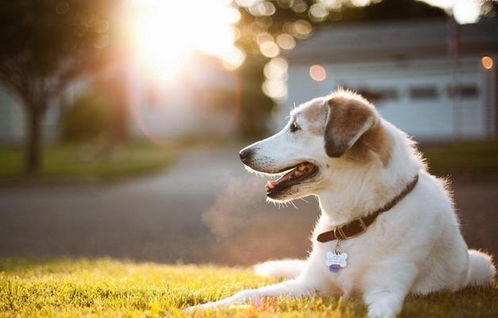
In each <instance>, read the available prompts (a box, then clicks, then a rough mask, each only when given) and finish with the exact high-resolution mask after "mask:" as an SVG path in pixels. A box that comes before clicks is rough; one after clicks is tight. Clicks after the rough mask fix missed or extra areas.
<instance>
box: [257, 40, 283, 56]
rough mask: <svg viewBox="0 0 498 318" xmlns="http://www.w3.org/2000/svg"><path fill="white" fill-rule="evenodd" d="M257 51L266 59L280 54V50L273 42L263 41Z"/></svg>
mask: <svg viewBox="0 0 498 318" xmlns="http://www.w3.org/2000/svg"><path fill="white" fill-rule="evenodd" d="M259 50H260V51H261V54H263V55H264V56H266V57H276V56H278V55H279V54H280V49H279V48H278V45H277V44H276V43H275V42H273V41H265V42H263V43H261V44H260V45H259Z"/></svg>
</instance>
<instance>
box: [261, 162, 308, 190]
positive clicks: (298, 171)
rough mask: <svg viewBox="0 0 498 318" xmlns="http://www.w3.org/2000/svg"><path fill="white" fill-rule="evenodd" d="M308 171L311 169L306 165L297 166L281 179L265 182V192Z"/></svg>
mask: <svg viewBox="0 0 498 318" xmlns="http://www.w3.org/2000/svg"><path fill="white" fill-rule="evenodd" d="M310 169H311V167H310V166H309V165H308V164H306V163H302V164H299V165H298V166H297V167H295V168H294V169H292V170H291V171H289V172H287V173H286V174H284V175H283V176H282V177H280V178H278V179H277V180H273V181H267V182H266V185H265V190H266V191H270V190H271V189H273V188H275V187H276V186H277V185H278V184H280V183H282V182H285V181H287V180H290V179H292V178H299V177H300V176H302V175H303V174H304V173H306V172H309V170H310Z"/></svg>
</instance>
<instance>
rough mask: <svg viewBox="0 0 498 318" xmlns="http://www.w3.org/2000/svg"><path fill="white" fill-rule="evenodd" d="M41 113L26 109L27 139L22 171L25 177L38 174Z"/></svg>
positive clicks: (40, 151) (39, 165) (40, 149)
mask: <svg viewBox="0 0 498 318" xmlns="http://www.w3.org/2000/svg"><path fill="white" fill-rule="evenodd" d="M43 113H44V112H43V111H41V110H38V109H28V110H27V111H26V118H27V125H26V126H27V133H28V135H27V139H26V149H25V162H24V164H25V165H24V169H25V173H26V174H27V175H30V176H33V175H36V174H38V173H39V172H40V167H41V155H42V148H41V147H42V131H41V121H42V118H43Z"/></svg>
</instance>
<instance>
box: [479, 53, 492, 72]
mask: <svg viewBox="0 0 498 318" xmlns="http://www.w3.org/2000/svg"><path fill="white" fill-rule="evenodd" d="M494 64H495V63H494V61H493V58H491V57H489V56H483V57H482V58H481V65H482V67H484V69H486V70H490V69H492V68H493V65H494Z"/></svg>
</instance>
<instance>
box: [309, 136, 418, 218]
mask: <svg viewBox="0 0 498 318" xmlns="http://www.w3.org/2000/svg"><path fill="white" fill-rule="evenodd" d="M390 134H391V135H392V136H393V137H394V138H393V140H394V142H393V145H392V151H391V160H390V162H389V164H388V165H387V166H385V167H384V166H382V165H379V164H376V163H372V164H371V165H365V166H363V167H361V168H356V169H348V170H341V171H335V172H334V175H333V176H332V179H331V186H330V188H329V189H327V191H322V192H320V193H319V194H318V197H319V202H320V209H321V211H322V216H323V220H322V221H326V223H327V224H328V225H329V226H337V225H342V224H345V223H348V222H350V221H352V220H354V219H357V218H359V217H364V216H366V215H368V214H370V213H371V212H372V211H375V210H377V209H379V208H380V207H382V206H383V205H384V204H386V203H387V202H389V201H390V200H392V199H393V197H395V196H396V195H398V194H399V192H400V191H401V190H402V189H404V188H405V187H406V185H407V184H409V183H410V182H411V181H412V180H413V177H414V176H415V175H416V174H417V173H418V171H419V170H421V169H424V164H423V162H422V161H421V160H420V158H419V155H418V153H417V151H416V150H415V149H414V148H413V147H412V145H411V141H410V140H409V139H408V138H407V137H406V136H405V135H404V134H403V133H401V132H400V131H398V130H397V129H395V130H391V131H390Z"/></svg>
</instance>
